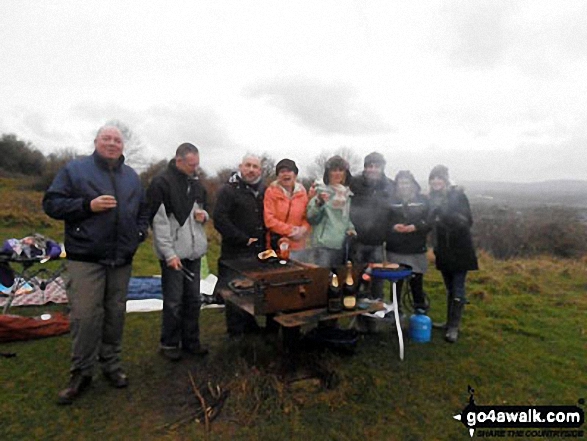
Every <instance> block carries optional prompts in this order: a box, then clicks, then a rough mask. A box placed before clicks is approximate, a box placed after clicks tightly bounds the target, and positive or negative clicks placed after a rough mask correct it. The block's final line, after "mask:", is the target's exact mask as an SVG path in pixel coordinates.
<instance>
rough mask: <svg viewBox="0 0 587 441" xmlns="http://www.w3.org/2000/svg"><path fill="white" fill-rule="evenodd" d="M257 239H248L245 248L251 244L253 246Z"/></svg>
mask: <svg viewBox="0 0 587 441" xmlns="http://www.w3.org/2000/svg"><path fill="white" fill-rule="evenodd" d="M258 241H259V239H257V238H256V237H250V238H249V241H248V242H247V246H248V247H250V246H251V245H252V244H254V243H255V242H258Z"/></svg>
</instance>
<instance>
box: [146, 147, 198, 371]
mask: <svg viewBox="0 0 587 441" xmlns="http://www.w3.org/2000/svg"><path fill="white" fill-rule="evenodd" d="M199 166H200V153H199V151H198V148H197V147H196V146H195V145H193V144H190V143H189V142H185V143H183V144H181V145H180V146H179V147H178V148H177V150H176V152H175V158H173V159H172V160H171V161H169V164H168V166H167V168H166V169H165V170H163V171H162V172H161V173H160V174H158V175H157V176H155V177H154V178H153V180H152V181H151V184H150V185H149V189H148V190H147V199H148V201H149V205H150V208H151V217H152V223H151V225H152V227H153V244H154V246H155V254H156V255H157V258H158V259H159V265H160V266H161V288H162V290H163V314H162V320H161V339H160V343H161V347H160V350H161V353H162V354H163V355H164V356H165V357H167V358H168V359H170V360H179V359H180V358H181V357H182V352H183V353H188V354H192V355H206V354H207V353H208V350H207V349H206V348H205V347H204V346H202V345H201V344H200V325H199V321H200V306H201V302H200V265H201V257H202V256H203V255H204V254H205V253H206V250H207V248H208V240H207V238H206V231H205V230H204V223H205V222H206V221H207V220H208V213H207V211H206V205H207V200H206V190H205V188H204V186H203V185H202V184H201V183H200V180H199V178H198V175H197V173H196V172H197V170H198V167H199Z"/></svg>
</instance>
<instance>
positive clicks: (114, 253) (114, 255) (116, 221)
mask: <svg viewBox="0 0 587 441" xmlns="http://www.w3.org/2000/svg"><path fill="white" fill-rule="evenodd" d="M108 174H109V175H110V181H111V183H112V188H113V189H114V198H115V199H116V208H115V209H114V210H115V216H114V240H115V243H114V246H113V247H112V252H111V256H112V266H115V265H116V259H117V257H118V226H119V224H120V209H119V207H120V201H119V200H118V188H117V187H116V176H115V175H114V169H113V168H110V167H109V168H108Z"/></svg>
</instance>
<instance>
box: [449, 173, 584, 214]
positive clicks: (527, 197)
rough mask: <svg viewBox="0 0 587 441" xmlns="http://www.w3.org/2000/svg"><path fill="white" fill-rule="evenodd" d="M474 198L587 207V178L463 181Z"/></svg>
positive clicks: (487, 200)
mask: <svg viewBox="0 0 587 441" xmlns="http://www.w3.org/2000/svg"><path fill="white" fill-rule="evenodd" d="M458 184H459V185H462V186H463V187H464V188H465V190H466V192H467V195H468V196H469V198H470V199H471V201H472V202H483V201H486V202H489V203H495V204H507V205H523V206H528V205H564V206H567V207H577V208H587V181H579V180H556V181H544V182H533V183H515V182H488V181H462V182H459V183H458Z"/></svg>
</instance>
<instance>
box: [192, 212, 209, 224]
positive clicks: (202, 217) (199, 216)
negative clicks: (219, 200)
mask: <svg viewBox="0 0 587 441" xmlns="http://www.w3.org/2000/svg"><path fill="white" fill-rule="evenodd" d="M194 219H196V222H199V223H201V224H203V223H204V222H206V212H205V211H204V210H196V211H194Z"/></svg>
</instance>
